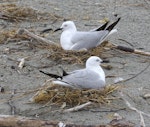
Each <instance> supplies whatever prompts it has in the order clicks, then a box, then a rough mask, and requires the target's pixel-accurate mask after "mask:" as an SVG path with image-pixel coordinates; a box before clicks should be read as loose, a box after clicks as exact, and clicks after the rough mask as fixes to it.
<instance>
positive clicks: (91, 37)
mask: <svg viewBox="0 0 150 127" xmlns="http://www.w3.org/2000/svg"><path fill="white" fill-rule="evenodd" d="M108 33H109V31H107V30H106V31H105V30H104V31H93V32H77V33H76V34H75V35H74V36H73V37H72V39H71V41H72V43H73V44H74V45H73V46H72V47H71V49H72V50H80V49H90V48H94V47H96V46H97V45H98V44H99V43H100V41H101V40H103V39H104V38H105V37H106V36H107V35H108Z"/></svg>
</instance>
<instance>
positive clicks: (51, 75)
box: [39, 70, 62, 79]
mask: <svg viewBox="0 0 150 127" xmlns="http://www.w3.org/2000/svg"><path fill="white" fill-rule="evenodd" d="M39 71H40V72H41V73H43V74H45V75H48V76H50V77H52V78H55V79H57V78H61V79H62V77H61V76H59V75H55V74H51V73H47V72H44V71H41V70H39Z"/></svg>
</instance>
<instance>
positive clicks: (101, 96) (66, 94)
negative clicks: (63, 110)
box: [30, 84, 120, 106]
mask: <svg viewBox="0 0 150 127" xmlns="http://www.w3.org/2000/svg"><path fill="white" fill-rule="evenodd" d="M119 87H120V86H118V85H107V86H106V87H105V88H103V89H100V90H97V89H73V88H70V87H64V86H60V85H52V84H50V85H48V86H47V87H44V88H41V89H40V90H39V91H38V92H37V93H36V94H35V95H34V96H33V97H32V98H31V99H30V100H31V101H32V102H34V103H47V102H50V104H54V105H59V106H61V105H62V104H64V103H66V106H76V105H80V104H83V103H86V102H89V101H91V102H93V104H104V103H110V102H111V101H112V100H113V99H115V98H114V97H113V96H112V93H113V92H114V91H116V90H118V89H119Z"/></svg>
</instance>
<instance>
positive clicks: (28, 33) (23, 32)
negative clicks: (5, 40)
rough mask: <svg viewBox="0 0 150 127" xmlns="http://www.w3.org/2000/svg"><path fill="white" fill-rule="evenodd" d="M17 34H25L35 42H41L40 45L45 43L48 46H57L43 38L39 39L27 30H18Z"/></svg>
mask: <svg viewBox="0 0 150 127" xmlns="http://www.w3.org/2000/svg"><path fill="white" fill-rule="evenodd" d="M18 34H26V35H27V36H29V37H31V38H33V39H35V40H37V41H38V42H42V43H45V44H48V45H49V44H52V45H57V44H56V43H55V42H53V41H49V40H47V39H45V38H43V37H40V36H38V35H36V34H33V33H31V32H30V31H28V30H27V29H19V31H18Z"/></svg>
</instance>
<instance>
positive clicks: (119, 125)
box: [0, 115, 136, 127]
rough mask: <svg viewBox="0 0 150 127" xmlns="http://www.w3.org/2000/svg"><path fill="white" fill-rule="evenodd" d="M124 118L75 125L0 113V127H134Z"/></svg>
mask: <svg viewBox="0 0 150 127" xmlns="http://www.w3.org/2000/svg"><path fill="white" fill-rule="evenodd" d="M135 126H136V125H135V124H133V123H131V122H129V121H126V120H125V119H120V120H117V119H114V120H112V121H111V122H110V123H108V124H107V125H76V124H72V123H64V122H61V121H49V120H40V119H33V118H28V117H22V116H11V115H0V127H135Z"/></svg>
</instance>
